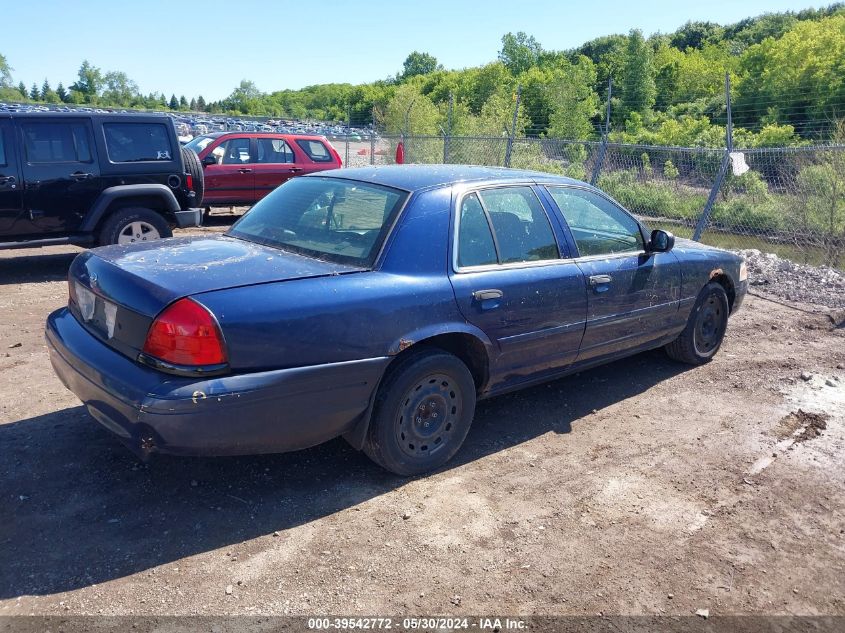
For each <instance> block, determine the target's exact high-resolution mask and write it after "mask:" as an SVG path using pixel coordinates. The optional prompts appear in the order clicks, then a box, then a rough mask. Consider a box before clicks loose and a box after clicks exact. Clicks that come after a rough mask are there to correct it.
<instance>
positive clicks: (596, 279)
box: [590, 275, 613, 286]
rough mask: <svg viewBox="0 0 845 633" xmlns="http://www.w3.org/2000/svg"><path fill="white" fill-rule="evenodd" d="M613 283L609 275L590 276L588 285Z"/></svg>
mask: <svg viewBox="0 0 845 633" xmlns="http://www.w3.org/2000/svg"><path fill="white" fill-rule="evenodd" d="M611 281H613V277H611V276H610V275H592V276H590V285H591V286H600V285H602V284H609V283H610V282H611Z"/></svg>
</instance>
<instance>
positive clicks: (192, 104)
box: [188, 97, 197, 112]
mask: <svg viewBox="0 0 845 633" xmlns="http://www.w3.org/2000/svg"><path fill="white" fill-rule="evenodd" d="M188 109H189V110H190V111H191V112H196V111H197V100H196V98H195V97H191V102H190V103H189V104H188Z"/></svg>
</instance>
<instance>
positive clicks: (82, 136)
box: [21, 121, 91, 164]
mask: <svg viewBox="0 0 845 633" xmlns="http://www.w3.org/2000/svg"><path fill="white" fill-rule="evenodd" d="M21 129H22V130H23V138H24V150H25V151H26V160H27V162H29V163H36V164H37V163H90V162H91V135H90V133H89V131H88V126H87V125H86V124H85V123H83V122H81V121H78V122H77V121H75V122H61V123H58V122H56V123H53V122H50V123H48V122H40V121H39V122H25V123H23V124H21Z"/></svg>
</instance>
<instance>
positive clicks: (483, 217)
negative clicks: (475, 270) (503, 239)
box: [458, 193, 499, 268]
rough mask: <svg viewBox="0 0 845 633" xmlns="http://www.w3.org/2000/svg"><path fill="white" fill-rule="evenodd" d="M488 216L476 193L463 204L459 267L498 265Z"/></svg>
mask: <svg viewBox="0 0 845 633" xmlns="http://www.w3.org/2000/svg"><path fill="white" fill-rule="evenodd" d="M498 261H499V260H498V258H497V257H496V245H495V244H494V243H493V234H492V233H491V232H490V225H489V224H488V223H487V214H486V213H484V208H483V207H482V206H481V203H480V202H479V201H478V196H476V195H475V194H474V193H473V194H470V195H468V196H466V197H465V198H464V199H463V202H461V215H460V224H459V225H458V266H460V267H462V268H463V267H465V266H485V265H489V264H496V263H498Z"/></svg>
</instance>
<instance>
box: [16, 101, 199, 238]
mask: <svg viewBox="0 0 845 633" xmlns="http://www.w3.org/2000/svg"><path fill="white" fill-rule="evenodd" d="M202 194H203V172H202V166H201V165H200V163H199V159H198V158H197V155H196V154H195V153H194V152H193V151H191V150H189V149H186V148H183V147H181V146H180V145H179V141H178V139H177V136H176V130H175V129H174V127H173V121H172V119H171V118H170V117H168V116H164V115H146V114H90V113H53V112H51V113H43V114H41V113H29V112H27V113H24V112H21V113H5V114H3V113H0V249H4V248H23V247H29V246H46V245H49V244H78V245H80V246H93V245H97V244H128V243H132V242H139V241H146V240H152V239H157V238H159V237H170V236H171V235H172V229H173V227H177V226H178V227H186V226H196V225H198V224H199V223H200V221H201V219H202V213H201V208H200V204H201V203H202Z"/></svg>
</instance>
